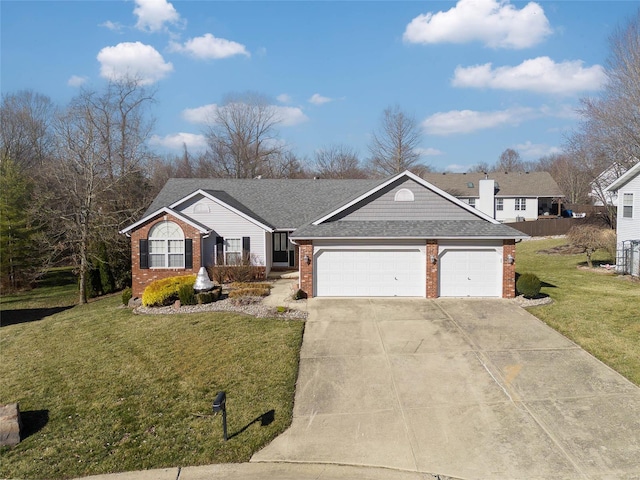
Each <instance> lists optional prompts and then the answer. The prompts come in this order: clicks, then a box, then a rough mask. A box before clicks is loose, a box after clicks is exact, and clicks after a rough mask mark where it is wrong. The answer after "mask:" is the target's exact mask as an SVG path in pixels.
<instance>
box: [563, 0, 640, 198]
mask: <svg viewBox="0 0 640 480" xmlns="http://www.w3.org/2000/svg"><path fill="white" fill-rule="evenodd" d="M609 48H610V51H609V57H608V59H607V63H606V67H607V69H606V75H607V82H606V84H605V86H604V89H603V91H602V94H601V95H600V96H599V97H596V98H584V99H582V107H581V109H580V110H579V111H580V113H581V114H582V116H583V118H584V121H583V122H582V123H581V125H580V127H579V128H578V129H577V131H575V132H574V133H573V134H572V135H571V137H570V139H569V142H568V150H569V151H570V152H571V155H572V156H575V157H577V158H580V160H581V162H582V164H583V165H584V169H585V170H587V171H588V172H589V173H590V175H591V180H593V181H594V190H595V193H596V195H597V196H601V197H602V198H600V200H601V201H602V203H603V204H604V205H608V201H607V198H606V195H602V194H601V192H602V191H603V190H604V188H606V186H607V185H605V184H604V183H605V182H609V183H610V182H611V181H613V179H609V178H608V175H606V173H605V175H602V173H603V172H607V171H611V172H612V173H614V174H620V173H622V172H624V171H626V170H627V169H628V168H629V167H631V166H632V165H633V164H635V163H636V162H638V161H640V115H638V112H639V111H640V10H638V11H637V12H636V14H635V15H634V16H633V17H632V18H631V19H630V20H629V21H628V22H627V23H626V24H625V25H624V26H621V27H618V28H617V29H616V30H615V32H614V33H613V35H612V36H611V37H610V38H609ZM600 183H602V185H601V184H600Z"/></svg>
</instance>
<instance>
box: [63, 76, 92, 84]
mask: <svg viewBox="0 0 640 480" xmlns="http://www.w3.org/2000/svg"><path fill="white" fill-rule="evenodd" d="M87 80H89V79H88V78H87V77H81V76H79V75H71V77H70V78H69V80H67V85H69V86H70V87H81V86H82V85H84V84H85V83H87Z"/></svg>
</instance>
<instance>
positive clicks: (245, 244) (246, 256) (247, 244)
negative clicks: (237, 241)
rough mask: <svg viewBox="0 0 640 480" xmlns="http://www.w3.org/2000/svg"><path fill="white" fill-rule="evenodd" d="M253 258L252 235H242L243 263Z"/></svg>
mask: <svg viewBox="0 0 640 480" xmlns="http://www.w3.org/2000/svg"><path fill="white" fill-rule="evenodd" d="M250 260H251V237H242V263H245V262H246V263H249V261H250Z"/></svg>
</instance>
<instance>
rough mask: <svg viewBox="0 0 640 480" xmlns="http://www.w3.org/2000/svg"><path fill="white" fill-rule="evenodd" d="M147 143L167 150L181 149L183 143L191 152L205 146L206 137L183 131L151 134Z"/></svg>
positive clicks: (204, 148)
mask: <svg viewBox="0 0 640 480" xmlns="http://www.w3.org/2000/svg"><path fill="white" fill-rule="evenodd" d="M149 143H150V144H151V145H156V146H159V147H163V148H166V149H167V150H182V149H183V147H184V145H186V146H187V149H188V150H189V151H191V152H196V151H203V150H206V148H207V139H206V137H205V136H204V135H198V134H195V133H184V132H180V133H174V134H172V135H166V136H164V137H160V136H158V135H153V136H152V137H151V138H150V139H149Z"/></svg>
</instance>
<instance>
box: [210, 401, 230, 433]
mask: <svg viewBox="0 0 640 480" xmlns="http://www.w3.org/2000/svg"><path fill="white" fill-rule="evenodd" d="M220 411H222V437H223V438H224V441H225V442H226V441H227V440H228V437H227V394H226V393H225V392H218V394H217V395H216V398H215V399H214V400H213V413H214V414H216V413H218V412H220Z"/></svg>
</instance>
